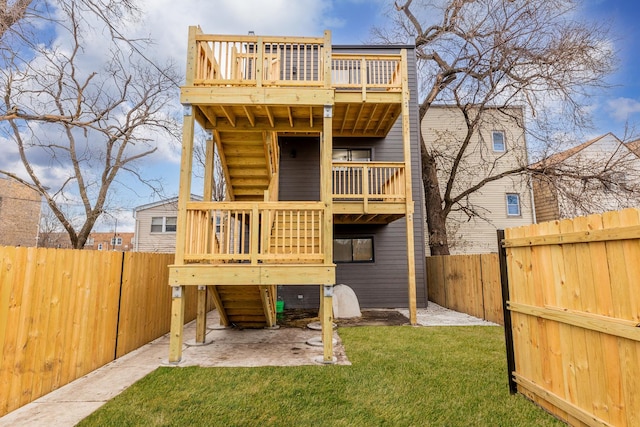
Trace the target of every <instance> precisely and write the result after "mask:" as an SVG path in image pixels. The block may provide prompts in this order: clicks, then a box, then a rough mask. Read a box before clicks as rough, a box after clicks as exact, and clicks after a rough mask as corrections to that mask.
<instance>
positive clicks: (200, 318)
mask: <svg viewBox="0 0 640 427" xmlns="http://www.w3.org/2000/svg"><path fill="white" fill-rule="evenodd" d="M214 163H215V162H214V147H213V134H211V133H210V136H209V137H208V138H207V141H206V151H205V165H204V186H203V197H202V200H204V201H205V202H210V201H211V200H212V199H213V186H214V177H213V168H214ZM207 224H211V218H210V217H209V214H207ZM210 236H211V233H207V239H208V240H207V242H206V245H207V250H210V249H211V245H212V244H214V242H212V241H211V238H210ZM197 298H198V301H197V305H196V342H197V343H200V344H204V343H205V340H206V335H207V287H206V286H198V295H197Z"/></svg>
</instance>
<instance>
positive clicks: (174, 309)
mask: <svg viewBox="0 0 640 427" xmlns="http://www.w3.org/2000/svg"><path fill="white" fill-rule="evenodd" d="M183 333H184V286H172V288H171V333H170V334H169V363H179V362H180V361H181V360H182V341H183Z"/></svg>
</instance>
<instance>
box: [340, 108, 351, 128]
mask: <svg viewBox="0 0 640 427" xmlns="http://www.w3.org/2000/svg"><path fill="white" fill-rule="evenodd" d="M350 108H351V104H347V107H346V111H345V112H344V117H342V123H341V124H340V133H341V134H342V133H344V127H345V125H346V124H347V117H349V109H350Z"/></svg>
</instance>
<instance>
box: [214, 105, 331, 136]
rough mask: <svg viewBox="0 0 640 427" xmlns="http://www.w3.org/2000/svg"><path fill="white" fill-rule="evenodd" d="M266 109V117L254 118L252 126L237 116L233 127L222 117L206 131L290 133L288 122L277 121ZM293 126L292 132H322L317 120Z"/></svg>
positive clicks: (246, 120)
mask: <svg viewBox="0 0 640 427" xmlns="http://www.w3.org/2000/svg"><path fill="white" fill-rule="evenodd" d="M266 108H267V107H265V112H266V113H267V116H266V117H260V116H256V117H255V123H253V124H252V123H251V122H250V121H249V119H247V118H245V117H240V116H237V117H236V123H235V127H234V126H232V125H231V123H229V122H228V121H227V119H226V118H224V117H223V118H220V119H219V120H218V121H217V124H216V125H215V126H209V127H207V129H215V130H218V131H220V132H228V131H255V130H257V129H268V130H270V131H276V132H291V131H292V129H291V124H290V123H289V121H288V120H277V118H276V117H275V116H274V114H273V110H272V109H269V110H268V111H267V110H266ZM294 124H295V128H294V129H293V131H294V132H314V133H320V132H322V123H321V122H318V121H317V120H314V121H313V125H312V126H310V125H309V123H308V122H307V121H306V120H298V121H296V122H295V123H294Z"/></svg>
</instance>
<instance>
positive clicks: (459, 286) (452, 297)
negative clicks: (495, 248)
mask: <svg viewBox="0 0 640 427" xmlns="http://www.w3.org/2000/svg"><path fill="white" fill-rule="evenodd" d="M427 283H428V284H429V286H428V291H429V301H433V302H435V303H436V304H438V305H441V306H443V307H446V308H450V309H452V310H456V311H459V312H462V313H467V314H470V315H472V316H475V317H479V318H482V319H485V320H488V321H490V322H495V323H499V324H501V325H502V324H504V321H503V314H502V294H501V290H500V267H499V263H498V254H481V255H440V256H430V257H427Z"/></svg>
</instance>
